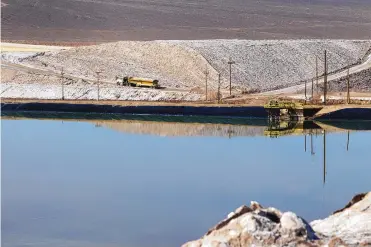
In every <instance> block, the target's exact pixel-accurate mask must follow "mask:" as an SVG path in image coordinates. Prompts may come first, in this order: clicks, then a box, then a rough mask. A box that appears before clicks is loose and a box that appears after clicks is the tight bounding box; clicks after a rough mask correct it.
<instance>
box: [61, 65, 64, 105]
mask: <svg viewBox="0 0 371 247" xmlns="http://www.w3.org/2000/svg"><path fill="white" fill-rule="evenodd" d="M61 77H62V100H64V71H63V67H62V70H61Z"/></svg>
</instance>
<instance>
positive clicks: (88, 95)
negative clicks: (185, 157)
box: [1, 82, 203, 101]
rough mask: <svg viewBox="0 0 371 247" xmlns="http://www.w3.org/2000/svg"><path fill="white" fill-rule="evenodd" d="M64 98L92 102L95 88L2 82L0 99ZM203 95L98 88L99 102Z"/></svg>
mask: <svg viewBox="0 0 371 247" xmlns="http://www.w3.org/2000/svg"><path fill="white" fill-rule="evenodd" d="M62 95H64V99H66V100H95V99H97V98H98V87H97V86H96V85H90V84H85V85H84V84H81V83H76V84H74V85H66V86H65V87H64V89H63V90H62V86H61V84H45V83H37V82H35V83H28V84H18V83H2V85H1V97H3V98H22V99H62ZM202 98H203V95H200V94H194V93H188V92H168V91H160V90H156V89H142V88H141V89H139V88H129V87H116V86H110V87H100V88H99V99H100V100H138V101H171V100H175V101H178V100H181V101H197V100H200V99H202Z"/></svg>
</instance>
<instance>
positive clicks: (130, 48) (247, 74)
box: [20, 40, 371, 91]
mask: <svg viewBox="0 0 371 247" xmlns="http://www.w3.org/2000/svg"><path fill="white" fill-rule="evenodd" d="M370 47H371V41H352V40H284V41H283V40H277V41H248V40H205V41H148V42H140V41H139V42H134V41H122V42H115V43H106V44H101V45H97V46H86V47H78V48H73V49H69V50H65V51H59V52H57V51H53V52H47V53H45V54H44V53H41V54H38V56H32V57H29V58H26V59H24V58H23V59H21V60H20V62H21V63H25V64H27V65H30V66H34V67H40V68H45V69H50V70H56V71H59V70H60V69H61V68H62V67H63V68H64V71H65V72H66V73H69V74H73V75H77V76H82V77H87V78H92V79H93V78H95V71H98V70H100V71H103V73H102V78H103V80H107V81H109V82H112V83H114V78H115V76H116V75H120V74H122V75H129V76H140V77H150V78H156V79H159V80H160V82H161V84H162V85H163V86H166V87H170V88H188V89H190V88H193V87H201V88H203V87H204V85H205V70H206V68H207V70H208V71H209V75H208V83H209V86H210V88H214V89H215V88H217V78H218V73H220V74H221V82H222V84H221V87H222V88H227V87H228V85H229V69H228V64H227V61H228V59H229V57H231V58H232V59H233V60H234V61H235V62H236V64H235V65H233V70H232V83H233V86H234V87H235V88H239V89H254V90H258V91H268V90H271V89H276V88H283V87H287V86H290V85H294V84H298V83H300V82H301V81H303V80H306V79H310V78H313V77H314V76H315V57H316V56H318V62H319V72H320V74H321V73H322V71H323V69H322V68H323V66H322V63H323V51H324V50H327V51H328V62H329V71H330V72H331V71H336V70H339V69H341V68H344V67H346V66H348V65H352V64H356V63H360V62H361V61H362V59H363V58H364V56H365V55H366V53H367V52H368V51H369V49H370Z"/></svg>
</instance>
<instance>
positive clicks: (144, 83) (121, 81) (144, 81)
mask: <svg viewBox="0 0 371 247" xmlns="http://www.w3.org/2000/svg"><path fill="white" fill-rule="evenodd" d="M116 83H117V85H119V86H131V87H150V88H159V87H160V86H159V84H158V80H152V79H148V78H140V77H128V76H125V77H120V76H116Z"/></svg>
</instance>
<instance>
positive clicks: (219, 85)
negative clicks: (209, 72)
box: [218, 73, 220, 103]
mask: <svg viewBox="0 0 371 247" xmlns="http://www.w3.org/2000/svg"><path fill="white" fill-rule="evenodd" d="M218 103H220V73H219V74H218Z"/></svg>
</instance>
